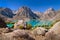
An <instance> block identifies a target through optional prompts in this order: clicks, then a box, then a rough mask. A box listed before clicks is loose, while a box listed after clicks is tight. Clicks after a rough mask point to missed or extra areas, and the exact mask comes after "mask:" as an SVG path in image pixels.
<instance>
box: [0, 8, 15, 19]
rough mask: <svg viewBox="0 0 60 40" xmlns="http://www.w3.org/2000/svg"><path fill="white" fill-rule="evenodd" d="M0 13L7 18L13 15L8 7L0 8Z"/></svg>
mask: <svg viewBox="0 0 60 40" xmlns="http://www.w3.org/2000/svg"><path fill="white" fill-rule="evenodd" d="M0 14H1V15H3V16H6V17H9V18H12V17H13V15H14V14H13V12H12V10H11V9H9V8H0Z"/></svg>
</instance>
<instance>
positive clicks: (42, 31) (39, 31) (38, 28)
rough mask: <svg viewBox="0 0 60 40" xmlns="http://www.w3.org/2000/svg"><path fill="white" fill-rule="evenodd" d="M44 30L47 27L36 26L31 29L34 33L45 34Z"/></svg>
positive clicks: (45, 30)
mask: <svg viewBox="0 0 60 40" xmlns="http://www.w3.org/2000/svg"><path fill="white" fill-rule="evenodd" d="M46 32H47V29H45V28H42V27H37V28H36V29H34V30H33V31H32V33H33V34H35V35H45V33H46Z"/></svg>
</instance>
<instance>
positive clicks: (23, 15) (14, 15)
mask: <svg viewBox="0 0 60 40" xmlns="http://www.w3.org/2000/svg"><path fill="white" fill-rule="evenodd" d="M0 17H1V18H3V19H4V20H5V21H7V20H8V21H10V20H19V19H23V20H28V19H40V20H56V19H58V20H60V11H55V10H54V9H53V8H49V9H48V10H46V11H45V12H44V13H41V12H37V11H32V10H31V9H30V8H28V7H26V6H23V7H21V8H19V9H18V10H15V11H13V10H11V9H10V8H2V7H0Z"/></svg>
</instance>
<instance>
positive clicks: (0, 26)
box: [0, 18, 6, 28]
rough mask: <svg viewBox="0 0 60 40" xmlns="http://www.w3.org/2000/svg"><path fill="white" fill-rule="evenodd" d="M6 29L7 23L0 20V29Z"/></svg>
mask: <svg viewBox="0 0 60 40" xmlns="http://www.w3.org/2000/svg"><path fill="white" fill-rule="evenodd" d="M5 27H6V23H5V22H4V21H3V20H2V18H0V28H5Z"/></svg>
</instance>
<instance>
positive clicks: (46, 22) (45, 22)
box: [27, 20, 52, 27]
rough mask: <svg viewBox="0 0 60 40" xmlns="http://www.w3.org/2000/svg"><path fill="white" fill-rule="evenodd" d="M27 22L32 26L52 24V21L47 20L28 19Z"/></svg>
mask: <svg viewBox="0 0 60 40" xmlns="http://www.w3.org/2000/svg"><path fill="white" fill-rule="evenodd" d="M27 24H31V25H32V26H33V27H34V26H42V25H48V26H50V25H51V24H52V21H47V20H43V21H42V20H29V21H28V22H27Z"/></svg>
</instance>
